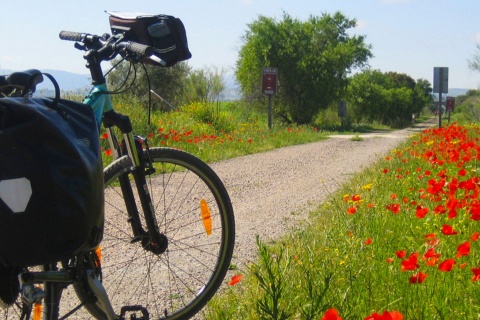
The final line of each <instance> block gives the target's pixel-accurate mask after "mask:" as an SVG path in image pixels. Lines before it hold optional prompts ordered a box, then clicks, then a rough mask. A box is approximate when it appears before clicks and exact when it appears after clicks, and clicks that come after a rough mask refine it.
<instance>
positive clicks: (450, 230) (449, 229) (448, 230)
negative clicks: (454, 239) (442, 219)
mask: <svg viewBox="0 0 480 320" xmlns="http://www.w3.org/2000/svg"><path fill="white" fill-rule="evenodd" d="M442 233H443V234H444V235H446V236H452V235H456V234H457V233H458V232H457V231H455V230H453V228H452V226H449V225H448V224H444V225H443V227H442Z"/></svg>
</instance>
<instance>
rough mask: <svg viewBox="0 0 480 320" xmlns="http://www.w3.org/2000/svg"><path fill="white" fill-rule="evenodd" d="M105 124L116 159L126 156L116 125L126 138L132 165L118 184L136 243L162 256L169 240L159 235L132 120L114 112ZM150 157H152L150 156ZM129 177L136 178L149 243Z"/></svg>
mask: <svg viewBox="0 0 480 320" xmlns="http://www.w3.org/2000/svg"><path fill="white" fill-rule="evenodd" d="M106 116H107V120H106ZM103 122H104V125H105V127H106V129H107V134H108V139H109V144H110V147H111V148H112V152H113V154H114V157H117V158H118V157H121V156H123V155H124V154H123V153H124V152H123V150H122V147H121V146H120V144H119V143H118V140H117V139H116V136H115V134H114V132H113V130H112V126H113V125H114V126H117V127H118V128H120V131H121V132H122V134H123V141H124V144H125V146H124V147H125V150H126V153H127V155H128V157H129V158H130V160H131V162H132V167H131V169H130V171H129V172H128V173H126V174H123V175H121V176H120V177H119V181H120V187H121V190H122V194H123V196H124V199H125V205H126V207H127V211H128V215H129V222H130V224H131V227H132V230H133V233H134V236H135V238H134V241H138V240H142V245H143V246H144V247H145V248H146V249H148V250H151V251H153V252H156V253H161V252H163V251H165V249H166V245H167V240H166V238H165V236H163V235H161V234H160V230H159V227H158V222H157V219H156V216H155V209H154V207H153V204H152V198H151V196H150V192H149V188H148V184H147V180H146V164H145V161H144V160H145V159H143V157H142V154H139V152H143V151H142V150H138V149H137V147H136V144H135V138H134V136H133V133H132V126H131V123H130V119H129V118H128V116H125V115H121V114H119V113H116V112H114V111H111V112H108V113H105V114H104V118H103ZM148 157H150V156H149V155H148ZM148 161H150V159H148ZM130 173H131V174H132V175H133V178H134V181H135V185H136V187H137V192H138V197H139V200H140V204H141V207H142V210H143V213H144V217H145V222H146V225H147V228H148V236H149V237H148V240H149V241H145V240H147V239H146V238H145V237H144V236H145V235H146V234H147V232H145V231H144V230H143V228H142V226H141V222H140V213H139V211H138V208H137V205H136V202H135V197H134V193H133V190H132V187H131V184H130V180H129V176H128V175H129V174H130Z"/></svg>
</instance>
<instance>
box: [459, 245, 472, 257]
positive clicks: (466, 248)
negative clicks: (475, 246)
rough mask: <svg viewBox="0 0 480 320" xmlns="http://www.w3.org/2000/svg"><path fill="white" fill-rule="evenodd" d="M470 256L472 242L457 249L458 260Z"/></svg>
mask: <svg viewBox="0 0 480 320" xmlns="http://www.w3.org/2000/svg"><path fill="white" fill-rule="evenodd" d="M469 254H470V242H468V241H467V242H464V243H462V244H461V245H459V246H458V248H457V258H460V257H461V256H468V255H469Z"/></svg>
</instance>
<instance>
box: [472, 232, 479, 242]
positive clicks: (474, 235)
mask: <svg viewBox="0 0 480 320" xmlns="http://www.w3.org/2000/svg"><path fill="white" fill-rule="evenodd" d="M471 239H472V241H477V240H478V231H475V232H474V233H473V234H472V238H471Z"/></svg>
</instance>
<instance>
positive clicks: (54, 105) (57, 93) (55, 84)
mask: <svg viewBox="0 0 480 320" xmlns="http://www.w3.org/2000/svg"><path fill="white" fill-rule="evenodd" d="M42 74H43V75H44V76H46V77H47V78H48V79H50V81H51V82H52V84H53V87H54V88H55V98H53V101H52V103H51V105H50V108H52V109H55V110H57V106H58V103H59V102H60V86H59V85H58V82H57V80H55V78H54V77H53V76H52V75H51V74H49V73H42ZM57 111H58V110H57Z"/></svg>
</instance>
